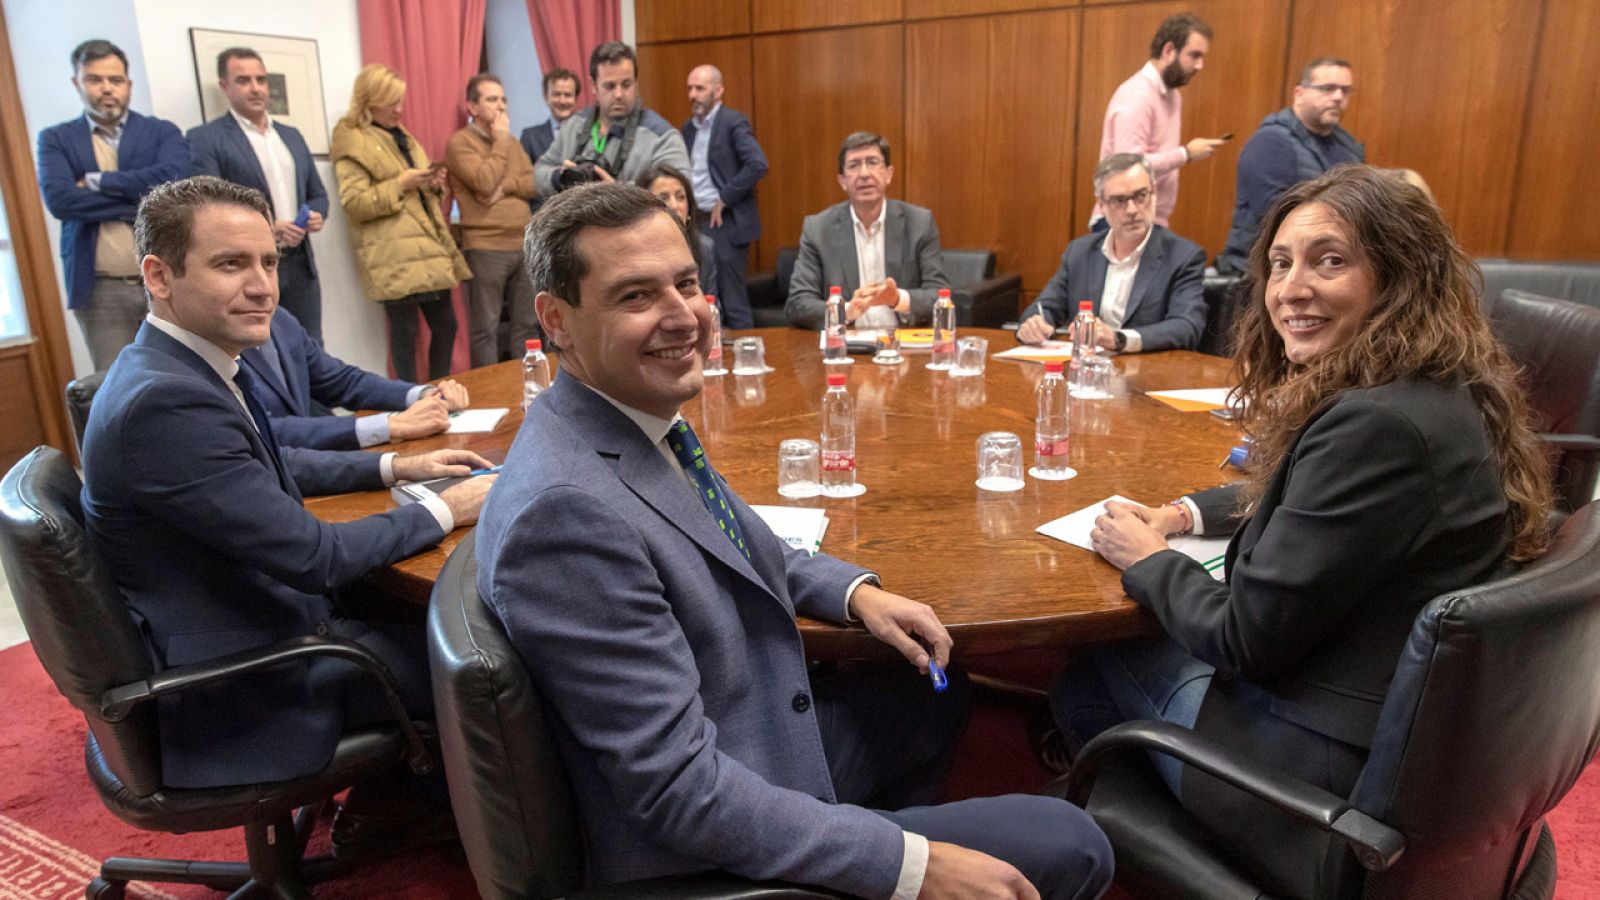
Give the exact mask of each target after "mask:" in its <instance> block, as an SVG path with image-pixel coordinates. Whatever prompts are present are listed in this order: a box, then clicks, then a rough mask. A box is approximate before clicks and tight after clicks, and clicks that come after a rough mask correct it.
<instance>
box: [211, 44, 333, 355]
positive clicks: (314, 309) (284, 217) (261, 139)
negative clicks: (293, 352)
mask: <svg viewBox="0 0 1600 900" xmlns="http://www.w3.org/2000/svg"><path fill="white" fill-rule="evenodd" d="M217 78H218V79H219V80H220V81H219V83H220V85H221V87H222V93H223V94H224V95H225V96H226V97H227V98H228V105H229V107H231V108H230V109H229V110H228V112H226V113H224V114H223V115H220V116H218V117H217V118H215V119H212V120H211V121H210V122H207V123H206V124H204V125H201V126H199V127H197V128H191V129H189V152H190V154H191V155H192V157H193V159H194V171H195V174H197V175H215V176H216V177H218V178H221V179H224V180H226V181H231V182H233V183H234V184H242V185H244V186H245V187H247V188H255V189H256V190H258V191H260V192H261V193H262V194H264V195H266V198H267V202H268V203H270V204H272V236H273V239H274V240H275V241H277V244H278V255H279V263H278V295H279V299H278V302H279V303H281V304H282V305H283V307H284V308H285V309H287V310H289V311H290V312H292V313H294V317H295V318H296V319H298V320H299V321H300V324H301V325H302V326H304V327H305V330H306V333H307V334H309V335H311V338H312V340H314V341H316V342H317V343H318V344H321V343H322V287H321V285H320V284H318V282H317V263H316V259H315V258H313V256H312V254H311V239H310V235H311V234H314V233H316V232H318V231H321V230H322V226H323V223H324V221H325V220H326V217H327V215H328V191H327V189H325V188H324V187H323V186H322V178H321V177H320V176H318V175H317V167H316V166H315V165H314V164H313V163H312V160H311V151H310V150H309V149H308V148H307V147H306V140H305V138H304V137H301V135H300V132H299V131H297V130H295V129H294V128H291V127H290V126H288V125H285V124H283V123H282V122H278V121H274V120H273V119H272V117H271V116H269V115H268V114H267V104H268V101H269V100H270V91H269V90H268V84H267V67H266V64H265V63H263V62H262V61H261V55H260V54H259V53H257V52H256V51H254V50H251V49H250V48H249V47H229V48H228V49H226V50H224V51H222V52H221V53H219V54H217ZM302 207H307V208H308V209H307V210H306V214H305V216H304V217H303V218H302V217H301V215H300V210H301V208H302Z"/></svg>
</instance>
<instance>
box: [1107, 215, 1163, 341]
mask: <svg viewBox="0 0 1600 900" xmlns="http://www.w3.org/2000/svg"><path fill="white" fill-rule="evenodd" d="M1152 234H1155V229H1154V228H1151V229H1150V230H1149V231H1146V232H1145V233H1144V240H1142V241H1140V242H1139V246H1137V247H1135V248H1133V252H1132V253H1129V254H1128V255H1127V256H1126V257H1124V258H1122V259H1117V257H1116V254H1115V253H1114V252H1112V249H1111V244H1112V242H1113V239H1112V236H1111V235H1109V234H1108V235H1106V239H1105V240H1104V241H1102V242H1101V243H1100V252H1101V254H1103V255H1104V256H1105V258H1106V283H1105V287H1103V288H1102V289H1101V290H1100V321H1102V322H1104V323H1106V326H1107V327H1109V328H1112V329H1114V330H1117V331H1121V332H1122V334H1123V335H1124V336H1125V337H1127V339H1128V342H1127V344H1126V345H1125V346H1124V347H1123V348H1122V350H1123V352H1124V353H1138V352H1139V348H1140V347H1141V346H1142V345H1143V341H1142V340H1141V339H1140V338H1139V332H1137V331H1132V330H1129V329H1127V328H1123V327H1122V320H1123V317H1125V316H1126V315H1127V313H1128V297H1129V296H1130V295H1132V293H1133V279H1134V276H1136V275H1138V274H1139V261H1140V260H1141V259H1143V258H1144V248H1146V247H1148V246H1150V235H1152Z"/></svg>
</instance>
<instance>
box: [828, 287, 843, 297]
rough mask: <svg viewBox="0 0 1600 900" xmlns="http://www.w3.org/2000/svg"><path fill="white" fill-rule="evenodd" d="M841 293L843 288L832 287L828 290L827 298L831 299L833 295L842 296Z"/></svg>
mask: <svg viewBox="0 0 1600 900" xmlns="http://www.w3.org/2000/svg"><path fill="white" fill-rule="evenodd" d="M843 293H844V288H842V287H839V286H838V285H837V284H836V285H834V286H833V287H831V288H828V296H829V297H832V296H833V295H834V294H843Z"/></svg>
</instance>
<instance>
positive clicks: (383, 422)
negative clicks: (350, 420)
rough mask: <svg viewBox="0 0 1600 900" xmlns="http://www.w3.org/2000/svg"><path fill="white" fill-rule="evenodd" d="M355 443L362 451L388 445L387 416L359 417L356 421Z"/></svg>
mask: <svg viewBox="0 0 1600 900" xmlns="http://www.w3.org/2000/svg"><path fill="white" fill-rule="evenodd" d="M356 443H358V444H360V445H361V447H362V448H363V449H365V448H367V447H375V446H377V445H378V444H387V443H389V417H388V416H361V417H359V418H357V419H356Z"/></svg>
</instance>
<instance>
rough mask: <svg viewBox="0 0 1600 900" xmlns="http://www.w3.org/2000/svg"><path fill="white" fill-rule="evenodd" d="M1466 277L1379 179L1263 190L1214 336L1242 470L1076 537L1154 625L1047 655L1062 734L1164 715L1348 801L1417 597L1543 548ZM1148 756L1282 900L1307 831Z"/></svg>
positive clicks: (1513, 408) (1413, 195)
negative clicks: (1244, 291)
mask: <svg viewBox="0 0 1600 900" xmlns="http://www.w3.org/2000/svg"><path fill="white" fill-rule="evenodd" d="M1477 275H1478V273H1477V269H1476V266H1475V265H1474V264H1473V262H1472V260H1471V258H1470V257H1469V256H1468V255H1467V254H1466V253H1465V252H1464V251H1463V250H1462V249H1461V248H1460V246H1458V245H1457V243H1456V241H1455V238H1454V236H1453V235H1452V234H1451V231H1450V228H1449V226H1448V225H1446V224H1445V222H1444V219H1443V218H1442V216H1441V215H1440V212H1439V209H1438V207H1437V206H1435V205H1434V204H1433V202H1432V201H1430V200H1429V199H1427V198H1426V197H1425V196H1424V195H1423V194H1422V192H1421V191H1419V190H1417V189H1416V188H1414V187H1412V186H1410V185H1408V184H1406V183H1405V182H1404V181H1402V180H1401V179H1399V178H1396V177H1395V176H1394V175H1393V174H1391V173H1386V172H1383V171H1380V170H1377V169H1373V168H1371V167H1367V166H1341V167H1338V168H1335V169H1333V170H1331V171H1329V172H1328V173H1327V174H1325V175H1323V176H1322V177H1321V178H1318V179H1315V180H1313V181H1308V182H1304V183H1302V184H1300V185H1297V186H1296V187H1294V188H1292V189H1290V190H1289V191H1287V192H1285V194H1284V195H1283V196H1282V197H1281V198H1280V199H1279V200H1278V202H1277V203H1276V204H1275V205H1274V206H1273V208H1272V210H1271V211H1270V212H1269V213H1268V215H1267V218H1266V220H1265V221H1264V222H1263V227H1262V229H1261V231H1260V234H1259V236H1258V238H1257V240H1256V243H1255V245H1254V247H1253V249H1252V250H1251V253H1250V259H1249V263H1248V274H1247V278H1248V280H1249V283H1250V285H1251V288H1250V305H1249V307H1248V308H1247V309H1246V310H1245V311H1243V312H1242V313H1241V319H1240V321H1239V322H1238V324H1237V326H1236V330H1235V346H1236V347H1237V350H1236V354H1235V359H1234V367H1235V373H1236V376H1237V377H1238V379H1239V388H1238V390H1237V395H1238V396H1239V397H1240V398H1241V399H1242V400H1244V401H1245V402H1246V404H1247V405H1245V406H1244V407H1243V409H1242V410H1241V411H1240V415H1239V419H1238V421H1239V423H1240V425H1241V427H1242V428H1243V429H1244V431H1245V432H1246V433H1247V434H1248V435H1249V436H1250V437H1251V439H1252V441H1253V443H1252V448H1251V452H1250V458H1249V462H1248V463H1247V468H1246V478H1245V480H1244V481H1243V482H1241V483H1239V484H1233V485H1227V486H1224V487H1220V488H1215V489H1212V490H1209V491H1202V492H1200V493H1197V494H1193V495H1191V496H1188V497H1183V498H1180V499H1178V500H1174V501H1172V502H1171V503H1169V504H1167V505H1165V506H1157V507H1144V506H1138V505H1131V504H1112V505H1111V507H1110V509H1109V511H1108V513H1107V514H1106V515H1104V516H1102V517H1101V518H1099V519H1098V520H1097V521H1096V524H1095V528H1094V531H1093V534H1092V540H1093V543H1094V547H1095V549H1096V550H1097V551H1098V552H1099V553H1100V555H1101V556H1103V557H1104V558H1105V559H1106V560H1107V561H1108V562H1110V563H1111V564H1113V565H1115V566H1117V567H1118V568H1119V569H1121V570H1122V584H1123V587H1124V589H1125V590H1126V591H1127V592H1128V595H1129V596H1130V597H1132V598H1133V599H1134V600H1136V601H1137V602H1138V603H1139V604H1140V605H1141V606H1143V607H1145V608H1146V609H1147V610H1149V611H1150V612H1151V613H1153V614H1154V616H1155V618H1156V619H1157V620H1158V621H1159V622H1160V624H1161V627H1162V629H1163V630H1164V631H1165V634H1166V636H1165V637H1164V638H1158V639H1154V640H1147V641H1140V642H1135V643H1131V644H1124V645H1120V646H1113V647H1108V648H1103V649H1100V650H1096V651H1093V652H1091V653H1089V654H1088V655H1087V656H1086V657H1085V658H1082V659H1080V660H1078V661H1077V662H1076V663H1075V664H1073V665H1072V666H1069V668H1068V670H1067V671H1066V672H1064V673H1063V676H1062V678H1061V679H1060V680H1059V681H1058V683H1057V685H1056V687H1055V689H1054V690H1053V691H1052V707H1053V711H1054V713H1055V718H1056V721H1057V723H1058V724H1059V725H1060V727H1061V729H1062V732H1063V734H1064V736H1065V737H1066V738H1067V743H1068V745H1069V747H1070V746H1072V745H1073V744H1075V743H1077V744H1079V745H1081V742H1083V741H1086V740H1088V739H1089V738H1090V737H1092V736H1093V735H1094V734H1096V733H1098V732H1099V731H1101V730H1103V729H1104V728H1107V727H1109V726H1110V725H1112V724H1114V723H1116V722H1119V721H1125V720H1128V719H1164V720H1167V721H1172V722H1177V723H1178V724H1181V725H1186V726H1191V727H1194V728H1195V729H1196V730H1197V731H1199V732H1202V733H1206V734H1209V735H1211V736H1212V737H1215V738H1218V739H1220V740H1222V741H1224V742H1225V743H1227V744H1229V745H1231V746H1232V747H1234V748H1236V749H1237V750H1239V751H1240V752H1242V753H1244V754H1246V755H1248V756H1252V757H1254V758H1256V759H1257V760H1258V761H1260V762H1262V763H1265V764H1266V765H1269V766H1272V767H1275V768H1278V769H1281V770H1283V771H1286V772H1288V773H1290V774H1293V775H1295V776H1297V777H1299V778H1300V779H1302V780H1304V781H1307V782H1309V783H1311V784H1315V785H1319V786H1321V787H1324V788H1326V789H1328V790H1330V791H1332V792H1334V793H1336V794H1340V795H1342V796H1348V795H1349V793H1350V791H1351V789H1352V788H1353V787H1354V785H1355V782H1356V779H1357V778H1358V777H1359V775H1360V774H1361V769H1362V766H1363V765H1364V763H1365V762H1366V757H1367V753H1368V750H1369V749H1370V747H1371V746H1372V738H1373V732H1374V731H1375V729H1376V727H1377V722H1378V712H1379V709H1380V708H1381V706H1382V704H1383V700H1384V695H1385V694H1386V693H1387V691H1388V687H1389V682H1390V680H1391V678H1392V677H1393V675H1394V669H1395V665H1396V663H1397V662H1398V660H1399V658H1400V654H1401V652H1402V650H1403V649H1404V647H1405V643H1406V638H1407V635H1408V634H1409V633H1410V631H1411V627H1412V623H1413V620H1414V619H1415V618H1416V616H1417V614H1418V613H1419V612H1420V611H1421V609H1422V607H1423V606H1424V605H1426V604H1427V602H1428V601H1429V600H1430V599H1432V598H1433V597H1435V596H1437V595H1439V594H1441V593H1444V592H1446V591H1450V590H1455V589H1459V588H1463V587H1467V586H1470V585H1473V584H1478V583H1481V582H1484V581H1488V580H1490V579H1493V578H1495V577H1497V576H1499V575H1502V574H1506V573H1507V572H1508V571H1509V567H1510V565H1511V564H1513V563H1515V562H1517V561H1524V560H1528V559H1532V558H1533V557H1535V556H1537V555H1539V553H1540V552H1542V551H1543V549H1544V547H1545V545H1546V542H1547V540H1548V534H1547V525H1546V510H1547V509H1548V508H1549V506H1550V502H1551V489H1550V484H1549V470H1548V468H1547V464H1546V462H1545V460H1544V457H1543V456H1542V455H1541V452H1540V449H1539V446H1538V443H1537V438H1536V437H1535V435H1534V433H1533V432H1532V430H1531V429H1530V428H1529V426H1528V424H1527V415H1526V411H1525V408H1524V400H1523V397H1522V394H1521V392H1520V390H1519V388H1518V387H1517V384H1516V373H1515V370H1514V368H1513V367H1512V365H1511V363H1510V361H1509V359H1508V358H1507V356H1506V354H1505V351H1504V350H1503V349H1502V348H1501V346H1500V345H1499V344H1498V343H1497V342H1496V341H1495V339H1494V338H1493V337H1492V336H1491V334H1490V332H1489V328H1488V325H1487V324H1486V322H1485V321H1484V318H1483V316H1482V315H1481V313H1480V312H1479V309H1478V303H1477V290H1476V288H1475V285H1474V278H1475V277H1477ZM1190 533H1194V534H1205V535H1224V534H1230V533H1231V534H1232V536H1233V537H1232V541H1231V543H1230V544H1229V546H1228V552H1227V558H1226V559H1227V568H1226V580H1225V581H1224V582H1220V583H1219V582H1217V581H1215V580H1213V579H1212V577H1211V576H1210V575H1208V574H1207V572H1206V571H1205V569H1204V568H1202V567H1201V565H1200V564H1199V563H1197V562H1196V561H1194V560H1193V559H1191V558H1189V557H1188V556H1185V555H1184V554H1182V553H1179V552H1177V551H1175V550H1172V549H1170V548H1168V546H1167V541H1166V538H1167V537H1168V536H1169V535H1178V534H1190ZM1202 700H1203V701H1204V702H1203V707H1204V708H1203V710H1202ZM1156 764H1157V769H1158V771H1160V773H1161V775H1162V778H1163V779H1164V780H1165V781H1166V783H1167V784H1168V786H1169V787H1170V788H1171V789H1172V790H1173V792H1174V793H1176V794H1178V795H1179V796H1180V797H1181V798H1182V799H1183V801H1184V803H1185V806H1187V807H1188V808H1189V809H1190V810H1191V812H1193V813H1194V814H1195V815H1196V816H1197V817H1199V818H1200V819H1201V820H1202V821H1204V822H1205V823H1206V824H1207V825H1208V826H1209V827H1210V828H1211V830H1212V831H1213V833H1214V834H1216V835H1217V836H1218V837H1220V838H1222V839H1223V840H1224V841H1225V842H1226V843H1229V844H1231V845H1235V846H1236V848H1237V845H1239V844H1243V845H1246V846H1248V845H1251V844H1252V837H1253V838H1254V839H1255V840H1261V839H1262V835H1263V834H1264V833H1266V834H1271V835H1272V837H1273V840H1274V841H1276V842H1277V849H1276V850H1275V851H1274V852H1272V853H1270V854H1267V855H1266V856H1265V857H1263V858H1256V859H1252V860H1251V862H1252V865H1253V866H1254V867H1255V868H1256V869H1257V870H1258V875H1261V876H1262V877H1264V878H1266V879H1267V881H1268V882H1269V883H1271V884H1272V885H1273V886H1275V887H1277V889H1278V890H1283V891H1285V892H1286V893H1290V894H1295V895H1297V896H1298V895H1302V894H1303V893H1305V891H1304V888H1303V879H1304V878H1306V877H1307V873H1310V877H1313V878H1314V877H1315V873H1316V872H1317V870H1318V868H1319V866H1318V865H1317V861H1319V860H1320V859H1321V857H1320V855H1318V854H1320V853H1321V852H1323V851H1325V850H1326V849H1327V839H1326V837H1325V836H1324V837H1320V838H1317V837H1314V836H1307V837H1306V838H1305V840H1304V841H1303V842H1302V843H1301V844H1299V845H1296V843H1295V838H1294V837H1293V832H1294V831H1295V829H1292V828H1288V827H1286V826H1284V825H1283V822H1284V820H1282V819H1280V818H1277V816H1281V815H1282V814H1276V813H1275V812H1274V811H1272V810H1271V809H1270V808H1269V807H1267V806H1266V805H1265V804H1261V803H1259V802H1256V801H1253V800H1251V799H1250V798H1247V797H1245V796H1244V795H1243V794H1242V793H1239V792H1237V791H1232V790H1230V789H1228V788H1226V787H1224V786H1223V785H1222V784H1221V782H1218V781H1215V780H1213V779H1211V778H1209V777H1202V776H1194V777H1192V778H1191V777H1189V776H1188V775H1187V774H1186V772H1185V770H1184V769H1183V768H1182V766H1181V765H1180V764H1178V763H1176V762H1175V761H1173V760H1172V759H1170V758H1169V757H1164V756H1162V757H1159V758H1158V759H1156ZM1191 782H1192V783H1191ZM1307 857H1310V858H1311V863H1310V864H1309V865H1307ZM1297 883H1298V884H1297Z"/></svg>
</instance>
